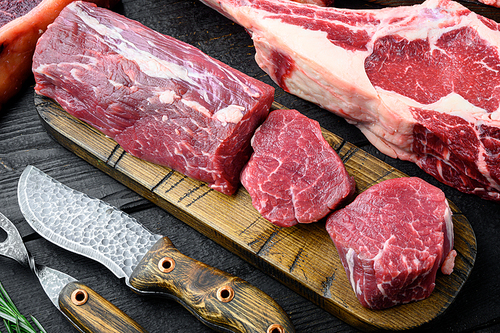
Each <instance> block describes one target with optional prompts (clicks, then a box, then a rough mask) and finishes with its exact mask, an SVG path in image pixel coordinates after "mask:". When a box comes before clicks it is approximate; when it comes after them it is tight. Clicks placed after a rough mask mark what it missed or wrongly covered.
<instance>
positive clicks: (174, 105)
mask: <svg viewBox="0 0 500 333" xmlns="http://www.w3.org/2000/svg"><path fill="white" fill-rule="evenodd" d="M33 73H34V75H35V80H36V86H35V91H36V92H37V93H38V94H41V95H44V96H47V97H50V98H53V99H54V100H56V101H57V102H58V103H59V104H60V105H61V106H62V108H63V109H64V110H66V111H67V112H69V113H70V114H72V115H74V116H75V117H77V118H79V119H81V120H83V121H85V122H87V123H88V124H90V125H92V126H93V127H95V128H97V129H98V130H100V131H101V132H103V133H104V134H106V135H108V136H109V137H111V138H113V139H114V140H115V141H116V142H117V143H118V144H120V145H121V146H122V147H123V149H124V150H125V151H127V152H129V153H130V154H132V155H134V156H136V157H138V158H141V159H143V160H146V161H150V162H153V163H156V164H161V165H165V166H168V167H170V168H172V169H174V170H177V171H179V172H181V173H183V174H185V175H187V176H189V177H192V178H194V179H197V180H201V181H204V182H206V183H208V184H209V186H210V187H211V188H213V189H215V190H217V191H219V192H222V193H224V194H229V195H230V194H233V193H234V192H235V191H236V190H237V188H238V186H239V184H240V183H239V176H240V172H241V169H242V168H243V166H244V164H245V163H246V162H247V160H248V158H249V157H250V154H251V147H250V139H251V136H252V134H253V132H254V130H255V129H256V128H257V127H258V126H259V125H260V124H261V123H262V121H263V120H264V119H265V117H266V116H267V114H268V112H269V109H270V106H271V103H272V101H273V97H274V96H273V95H274V88H273V87H271V86H269V85H267V84H265V83H263V82H260V81H258V80H256V79H253V78H251V77H249V76H247V75H245V74H243V73H241V72H239V71H237V70H235V69H233V68H231V67H229V66H228V65H225V64H223V63H222V62H220V61H218V60H216V59H213V58H211V57H209V56H208V55H206V54H204V53H202V52H201V51H200V50H199V49H197V48H195V47H193V46H191V45H189V44H186V43H184V42H181V41H179V40H177V39H174V38H172V37H169V36H165V35H162V34H160V33H158V32H156V31H154V30H152V29H149V28H147V27H145V26H144V25H142V24H140V23H139V22H136V21H133V20H130V19H128V18H125V17H123V16H121V15H119V14H116V13H114V12H112V11H110V10H106V9H103V8H98V7H95V6H93V5H91V4H88V3H84V2H79V1H77V2H74V3H72V4H70V5H68V6H67V7H66V8H65V9H64V10H63V11H62V12H61V14H60V15H59V17H58V18H57V19H56V20H55V21H54V23H53V24H52V25H50V27H49V28H48V29H47V31H46V32H45V33H44V34H43V36H42V37H41V38H40V40H39V42H38V44H37V47H36V50H35V55H34V57H33Z"/></svg>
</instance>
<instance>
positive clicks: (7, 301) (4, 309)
mask: <svg viewBox="0 0 500 333" xmlns="http://www.w3.org/2000/svg"><path fill="white" fill-rule="evenodd" d="M30 317H31V320H32V321H33V323H35V325H36V327H37V328H38V330H39V332H41V333H47V332H46V331H45V329H44V328H43V327H42V325H40V322H39V321H38V320H36V319H35V317H33V316H30ZM0 318H2V319H3V322H4V324H5V327H6V328H7V332H8V333H38V332H37V331H36V330H35V329H34V328H33V326H32V325H31V324H30V322H29V321H28V319H26V318H25V317H24V316H23V315H22V314H21V313H20V312H19V310H18V309H17V307H16V306H15V305H14V302H13V301H12V299H11V298H10V297H9V295H8V294H7V291H6V290H5V288H4V287H3V285H2V283H1V282H0Z"/></svg>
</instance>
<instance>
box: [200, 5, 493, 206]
mask: <svg viewBox="0 0 500 333" xmlns="http://www.w3.org/2000/svg"><path fill="white" fill-rule="evenodd" d="M202 1H203V2H204V3H206V4H207V5H208V6H211V7H212V8H214V9H216V10H217V11H219V12H221V13H222V14H224V15H225V16H227V17H228V18H231V19H233V20H234V21H235V22H237V23H239V24H241V25H242V26H244V27H245V28H246V30H247V31H249V32H250V33H251V36H252V39H253V41H254V44H255V48H256V51H257V54H256V60H257V62H258V64H259V66H260V67H261V68H262V69H264V70H265V71H266V72H267V73H268V74H269V75H270V76H271V77H272V78H273V80H274V81H275V82H276V83H277V84H279V85H280V86H281V87H282V88H283V89H285V90H287V91H289V92H291V93H293V94H295V95H297V96H299V97H302V98H304V99H307V100H309V101H312V102H314V103H317V104H319V105H320V106H322V107H324V108H325V109H328V110H330V111H333V112H335V113H336V114H338V115H340V116H342V117H345V118H346V119H347V121H349V122H350V123H352V124H355V125H356V126H358V127H359V128H360V129H361V131H362V132H363V133H364V134H365V135H366V136H367V138H368V139H369V140H370V141H371V142H372V144H374V145H375V146H376V147H377V148H378V149H379V150H380V151H382V152H383V153H385V154H387V155H389V156H391V157H394V158H400V159H404V160H409V161H413V162H415V163H417V164H418V165H419V166H420V167H421V168H422V169H423V170H425V171H426V172H428V173H429V174H431V175H433V176H434V177H436V178H437V179H438V180H440V181H442V182H444V183H445V184H448V185H450V186H453V187H455V188H457V189H459V190H461V191H464V192H467V193H475V194H477V195H479V196H481V197H483V198H487V199H492V200H500V157H499V156H500V155H499V154H500V110H499V106H500V88H499V87H500V55H499V53H500V31H499V30H500V27H499V25H498V24H497V23H496V22H494V21H492V20H489V19H487V18H484V17H482V16H479V15H477V14H475V13H473V12H471V11H470V10H468V9H467V8H465V7H463V6H462V5H460V4H458V3H456V2H453V1H449V0H428V1H425V2H424V3H423V4H421V5H415V6H407V7H395V8H385V9H380V10H347V9H338V8H322V7H318V6H310V5H309V6H308V5H303V4H298V3H292V2H289V1H286V0H220V1H215V0H202Z"/></svg>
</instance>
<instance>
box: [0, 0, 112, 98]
mask: <svg viewBox="0 0 500 333" xmlns="http://www.w3.org/2000/svg"><path fill="white" fill-rule="evenodd" d="M72 1H74V0H42V1H41V0H8V1H7V2H5V1H2V3H1V4H2V7H0V12H1V13H3V15H1V13H0V107H1V106H2V104H5V102H7V101H8V100H9V99H10V98H11V97H13V96H14V95H15V94H16V93H17V92H18V91H19V89H20V88H21V87H22V84H23V82H24V81H25V80H26V79H28V78H29V76H30V75H31V58H32V56H33V51H34V50H35V46H36V41H37V40H38V38H39V37H40V35H41V34H42V33H43V32H44V31H45V30H46V29H47V25H49V24H50V23H51V22H52V21H54V19H55V18H56V17H57V15H58V14H59V12H60V11H61V10H62V9H63V8H64V7H65V6H66V5H67V4H68V3H70V2H72ZM89 1H90V2H94V3H96V4H98V5H99V6H103V7H108V8H109V7H111V6H113V5H114V4H116V3H118V2H119V0H89Z"/></svg>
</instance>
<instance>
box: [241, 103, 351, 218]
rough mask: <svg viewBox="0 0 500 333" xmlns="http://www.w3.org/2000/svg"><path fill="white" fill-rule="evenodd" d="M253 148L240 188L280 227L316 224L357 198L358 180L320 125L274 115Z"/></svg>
mask: <svg viewBox="0 0 500 333" xmlns="http://www.w3.org/2000/svg"><path fill="white" fill-rule="evenodd" d="M252 147H253V149H254V153H253V154H252V157H251V158H250V161H249V162H248V164H247V165H246V166H245V168H244V169H243V172H242V174H241V183H242V184H243V186H244V187H245V188H246V189H247V190H248V192H249V193H250V196H251V197H252V204H253V205H254V207H255V208H256V209H257V210H258V211H259V212H260V213H261V215H262V216H263V217H265V218H266V219H267V220H269V221H271V222H272V223H274V224H276V225H278V226H282V227H289V226H292V225H295V224H297V223H311V222H315V221H318V220H319V219H321V218H323V217H325V216H326V215H327V214H328V213H329V212H330V211H331V210H332V209H334V208H336V207H338V206H339V204H341V203H342V202H344V201H345V200H346V198H349V197H350V196H351V195H352V194H354V191H355V184H354V179H353V178H352V177H351V176H349V174H348V173H347V171H346V169H345V167H344V164H343V163H342V161H341V159H340V157H339V156H338V155H337V153H336V152H335V151H334V150H333V148H332V147H331V146H330V145H329V144H328V142H327V141H326V140H325V139H324V138H323V136H322V134H321V128H320V126H319V124H318V122H317V121H314V120H312V119H309V118H307V117H305V116H303V115H302V114H300V113H299V112H298V111H296V110H276V111H273V112H271V113H270V114H269V117H268V118H267V119H266V121H265V122H264V124H262V126H260V127H259V128H258V129H257V131H256V132H255V135H254V137H253V138H252Z"/></svg>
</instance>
